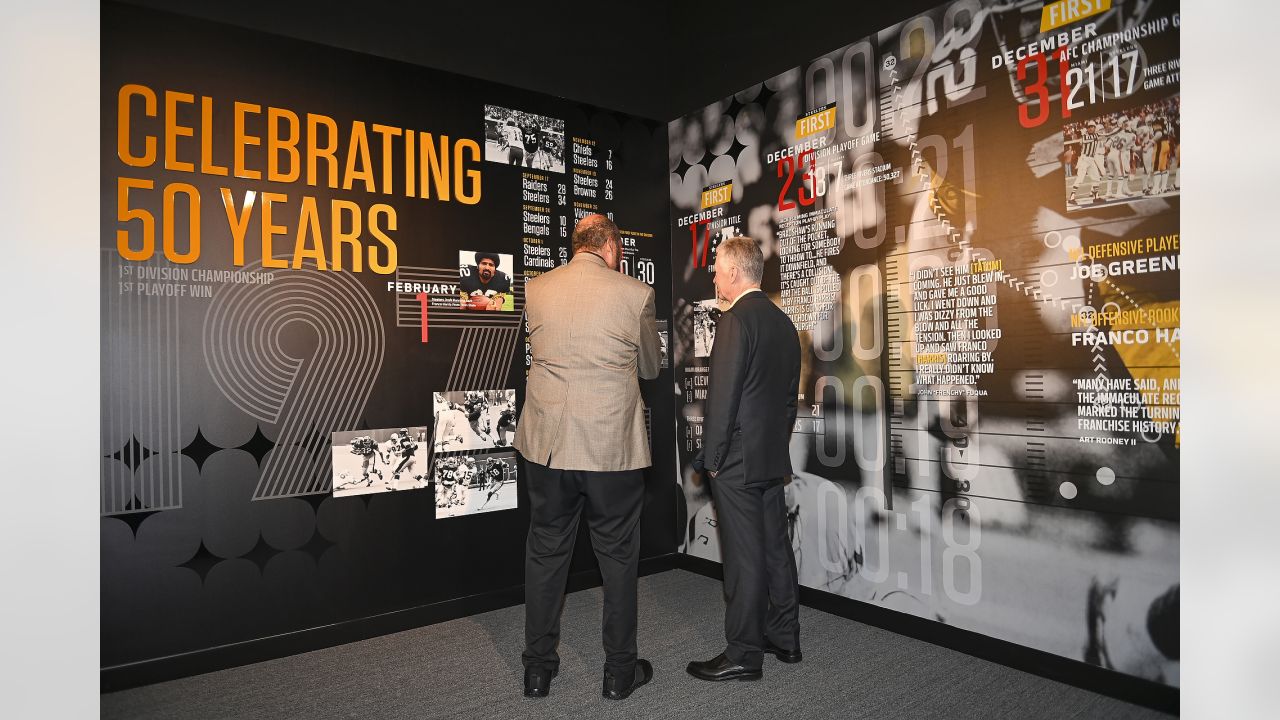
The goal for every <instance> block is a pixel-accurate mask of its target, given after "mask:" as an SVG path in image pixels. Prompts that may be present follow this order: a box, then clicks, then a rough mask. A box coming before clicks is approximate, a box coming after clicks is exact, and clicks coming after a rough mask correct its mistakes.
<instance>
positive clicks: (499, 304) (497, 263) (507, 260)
mask: <svg viewBox="0 0 1280 720" xmlns="http://www.w3.org/2000/svg"><path fill="white" fill-rule="evenodd" d="M514 262H515V261H514V259H513V258H512V256H511V255H510V254H509V253H494V252H472V251H470V250H463V251H462V252H459V253H458V302H459V306H460V307H461V308H462V309H463V310H480V311H484V310H496V311H499V312H510V311H512V310H514V309H515V298H514V297H513V295H512V292H511V289H512V288H511V274H512V265H513V264H514Z"/></svg>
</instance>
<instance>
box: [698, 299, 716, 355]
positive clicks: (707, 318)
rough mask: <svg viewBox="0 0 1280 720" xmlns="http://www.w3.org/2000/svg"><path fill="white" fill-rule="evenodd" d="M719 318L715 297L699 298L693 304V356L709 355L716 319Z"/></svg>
mask: <svg viewBox="0 0 1280 720" xmlns="http://www.w3.org/2000/svg"><path fill="white" fill-rule="evenodd" d="M719 319H720V306H719V304H718V302H717V301H716V299H715V298H711V299H710V300H699V301H698V302H697V303H695V304H694V306H693V356H694V357H700V358H708V357H711V347H712V346H713V345H715V343H716V321H718V320H719Z"/></svg>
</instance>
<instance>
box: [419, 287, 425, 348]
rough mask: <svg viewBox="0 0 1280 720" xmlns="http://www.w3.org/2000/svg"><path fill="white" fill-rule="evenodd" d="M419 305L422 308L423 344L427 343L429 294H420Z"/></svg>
mask: <svg viewBox="0 0 1280 720" xmlns="http://www.w3.org/2000/svg"><path fill="white" fill-rule="evenodd" d="M417 298H418V304H419V305H421V306H422V342H426V341H427V294H426V293H424V292H420V293H418V295H417Z"/></svg>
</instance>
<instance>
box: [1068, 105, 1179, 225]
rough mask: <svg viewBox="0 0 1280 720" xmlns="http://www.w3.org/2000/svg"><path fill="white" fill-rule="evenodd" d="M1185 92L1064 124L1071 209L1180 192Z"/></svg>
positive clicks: (1069, 206) (1069, 204)
mask: <svg viewBox="0 0 1280 720" xmlns="http://www.w3.org/2000/svg"><path fill="white" fill-rule="evenodd" d="M1181 107H1182V102H1181V95H1174V96H1173V97H1170V98H1167V99H1165V100H1162V101H1160V102H1156V103H1150V104H1148V105H1143V106H1140V107H1136V108H1133V109H1130V110H1123V111H1120V112H1114V113H1111V114H1109V115H1103V116H1102V117H1098V118H1094V119H1092V120H1085V121H1082V122H1069V123H1066V124H1064V125H1063V127H1062V166H1063V169H1064V170H1065V171H1066V177H1067V182H1066V193H1067V210H1069V211H1070V210H1081V209H1084V208H1095V207H1100V206H1104V205H1114V204H1118V203H1128V202H1133V201H1134V200H1142V199H1144V198H1160V197H1168V196H1171V195H1177V194H1179V192H1180V190H1179V183H1180V177H1179V172H1178V170H1179V167H1180V166H1181V162H1180V161H1181V145H1180V143H1179V141H1178V137H1179V134H1180V131H1179V127H1180V122H1179V115H1180V112H1179V110H1180V108H1181Z"/></svg>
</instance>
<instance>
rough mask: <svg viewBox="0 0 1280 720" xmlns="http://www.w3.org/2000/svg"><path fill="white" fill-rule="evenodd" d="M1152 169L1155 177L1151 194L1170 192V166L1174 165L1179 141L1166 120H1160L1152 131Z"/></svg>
mask: <svg viewBox="0 0 1280 720" xmlns="http://www.w3.org/2000/svg"><path fill="white" fill-rule="evenodd" d="M1151 138H1152V168H1153V170H1154V173H1153V175H1154V177H1153V179H1152V181H1151V194H1152V195H1163V194H1164V193H1166V192H1168V190H1169V166H1170V165H1171V164H1172V163H1173V160H1174V157H1175V155H1176V152H1177V147H1178V139H1177V138H1176V137H1175V136H1174V134H1173V133H1172V132H1171V131H1170V130H1169V128H1168V126H1167V125H1166V124H1165V122H1164V118H1158V119H1157V120H1156V122H1155V127H1154V128H1153V129H1152V133H1151Z"/></svg>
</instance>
